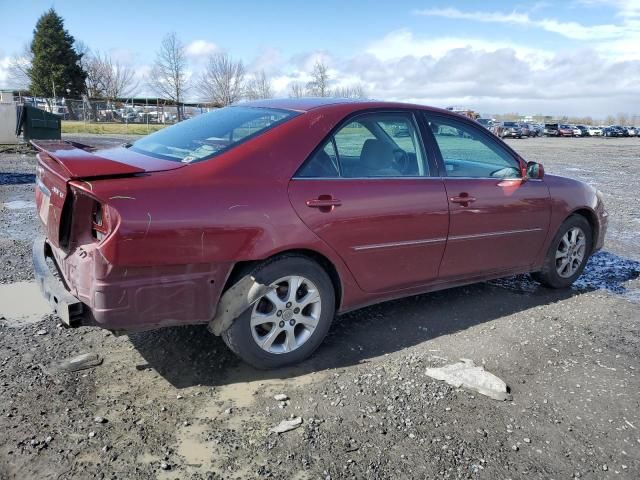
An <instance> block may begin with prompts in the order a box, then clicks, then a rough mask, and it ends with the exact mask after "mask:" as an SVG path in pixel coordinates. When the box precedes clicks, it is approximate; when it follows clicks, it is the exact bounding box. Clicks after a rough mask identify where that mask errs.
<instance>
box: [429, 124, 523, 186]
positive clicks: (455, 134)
mask: <svg viewBox="0 0 640 480" xmlns="http://www.w3.org/2000/svg"><path fill="white" fill-rule="evenodd" d="M427 121H428V123H429V127H430V128H431V131H432V132H433V135H434V137H435V140H436V143H437V144H438V147H439V149H440V153H441V154H442V160H443V161H444V166H445V169H446V173H447V177H467V178H520V177H521V175H522V174H521V172H520V165H519V164H518V162H517V161H516V159H514V158H513V156H511V154H510V153H509V152H508V151H507V150H505V149H503V148H501V147H500V146H499V145H498V144H497V143H496V142H494V141H492V139H490V138H487V136H486V135H483V134H482V131H481V130H480V129H479V128H478V127H475V126H471V125H467V124H466V123H464V122H460V121H458V120H456V119H449V118H444V117H433V118H427Z"/></svg>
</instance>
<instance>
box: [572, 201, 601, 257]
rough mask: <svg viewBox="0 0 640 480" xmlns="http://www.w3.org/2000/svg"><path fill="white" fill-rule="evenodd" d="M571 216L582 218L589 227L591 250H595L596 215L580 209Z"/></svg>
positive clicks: (596, 235)
mask: <svg viewBox="0 0 640 480" xmlns="http://www.w3.org/2000/svg"><path fill="white" fill-rule="evenodd" d="M572 215H580V216H581V217H584V218H585V219H586V220H587V222H589V226H590V227H591V248H592V249H593V248H595V246H596V244H597V243H598V220H597V218H596V214H595V213H593V212H592V211H591V210H589V209H587V208H581V209H580V210H576V211H575V212H573V213H572Z"/></svg>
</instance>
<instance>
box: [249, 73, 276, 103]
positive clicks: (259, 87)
mask: <svg viewBox="0 0 640 480" xmlns="http://www.w3.org/2000/svg"><path fill="white" fill-rule="evenodd" d="M245 97H247V98H248V99H249V100H260V99H263V98H272V97H273V91H272V89H271V81H270V80H269V79H268V78H267V74H266V73H265V72H264V70H260V71H259V72H258V73H256V74H255V75H254V76H253V78H252V79H251V80H249V81H248V82H247V86H246V88H245Z"/></svg>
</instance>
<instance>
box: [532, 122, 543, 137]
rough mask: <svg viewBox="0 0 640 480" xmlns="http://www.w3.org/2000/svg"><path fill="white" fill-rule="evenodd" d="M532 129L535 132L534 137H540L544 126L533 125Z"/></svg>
mask: <svg viewBox="0 0 640 480" xmlns="http://www.w3.org/2000/svg"><path fill="white" fill-rule="evenodd" d="M533 128H534V129H535V131H536V137H541V136H542V135H544V125H542V124H541V123H536V124H534V125H533Z"/></svg>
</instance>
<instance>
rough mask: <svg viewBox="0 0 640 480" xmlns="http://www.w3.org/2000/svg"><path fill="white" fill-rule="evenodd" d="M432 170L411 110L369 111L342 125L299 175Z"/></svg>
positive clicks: (391, 174) (383, 174)
mask: <svg viewBox="0 0 640 480" xmlns="http://www.w3.org/2000/svg"><path fill="white" fill-rule="evenodd" d="M428 174H429V171H428V168H427V164H426V161H425V156H424V150H423V148H422V144H421V142H420V137H419V133H418V129H417V128H416V125H415V123H414V120H413V115H412V114H410V113H382V112H381V113H369V114H365V115H360V116H358V117H357V118H356V119H355V120H353V121H351V122H349V123H347V124H346V125H344V126H342V127H341V128H340V129H339V130H338V131H337V132H335V133H334V134H333V136H331V137H330V138H329V139H328V140H326V142H325V143H324V145H322V146H320V147H319V148H318V149H317V150H316V151H315V153H314V154H313V156H312V157H311V158H309V159H308V160H307V162H305V164H304V165H303V166H302V168H301V169H300V170H299V171H298V173H297V176H298V177H303V178H318V177H320V178H327V177H329V178H331V177H338V176H340V177H345V178H374V177H418V176H426V175H428Z"/></svg>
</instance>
